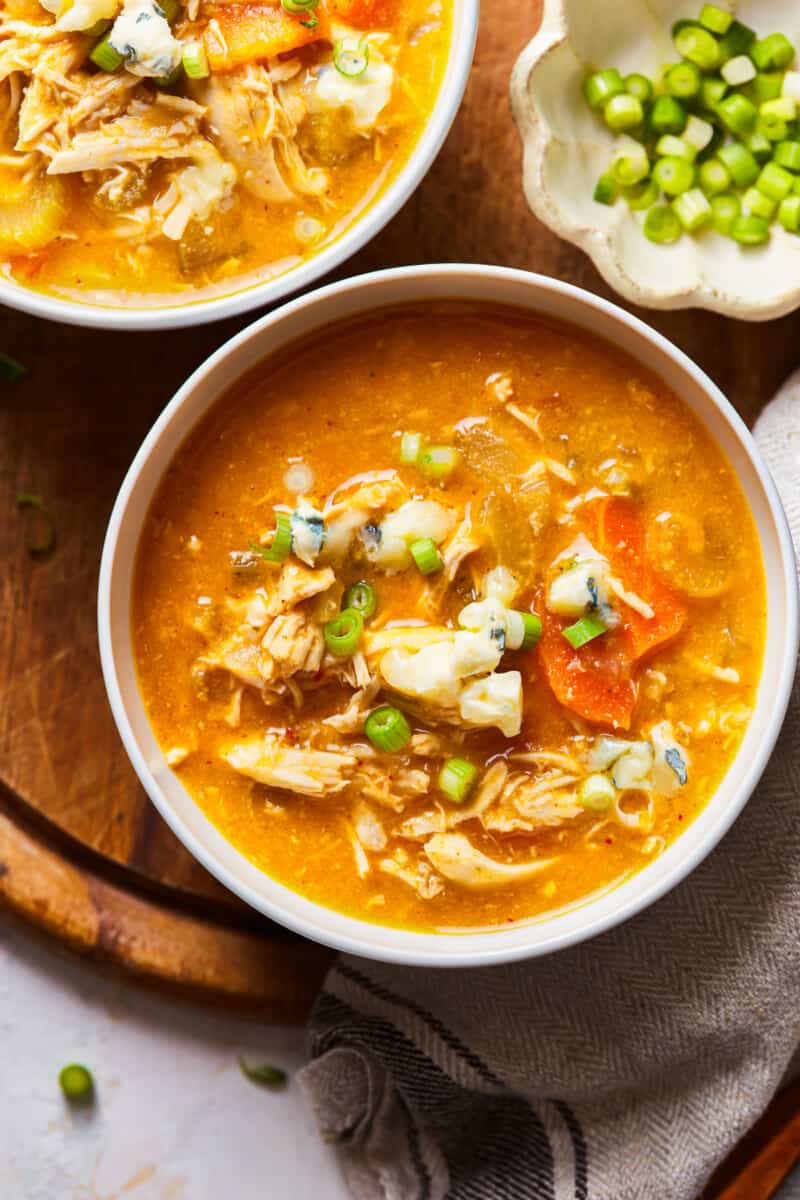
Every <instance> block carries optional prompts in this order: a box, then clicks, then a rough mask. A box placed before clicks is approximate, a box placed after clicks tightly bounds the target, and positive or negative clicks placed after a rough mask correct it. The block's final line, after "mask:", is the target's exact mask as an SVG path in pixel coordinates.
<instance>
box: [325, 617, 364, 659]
mask: <svg viewBox="0 0 800 1200" xmlns="http://www.w3.org/2000/svg"><path fill="white" fill-rule="evenodd" d="M322 633H323V636H324V638H325V645H326V646H327V648H328V650H330V652H331V654H333V655H334V656H335V657H336V658H350V657H351V655H353V654H355V652H356V650H357V649H358V647H359V646H360V644H361V637H362V635H363V633H364V618H363V616H362V615H361V613H360V612H359V611H358V609H356V608H345V609H342V611H341V612H340V613H339V615H338V616H336V617H334V618H333V620H332V621H328V622H327V623H326V624H325V626H324V627H323V630H322Z"/></svg>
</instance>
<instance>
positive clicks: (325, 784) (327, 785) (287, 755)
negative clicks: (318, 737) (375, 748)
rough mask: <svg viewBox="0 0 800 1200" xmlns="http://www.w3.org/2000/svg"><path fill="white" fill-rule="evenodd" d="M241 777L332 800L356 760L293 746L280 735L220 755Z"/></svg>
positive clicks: (333, 752) (340, 753)
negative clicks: (245, 776)
mask: <svg viewBox="0 0 800 1200" xmlns="http://www.w3.org/2000/svg"><path fill="white" fill-rule="evenodd" d="M222 757H223V759H224V760H225V762H227V763H228V765H229V766H231V767H233V769H234V771H238V772H239V773H240V774H242V775H247V776H248V777H249V778H250V779H254V780H255V781H256V782H257V783H263V784H266V785H267V786H268V787H274V788H283V789H285V790H286V791H289V792H298V793H299V794H300V795H302V796H331V795H334V794H335V793H336V792H341V791H343V790H344V788H346V787H347V784H348V782H349V779H350V776H351V775H352V772H353V771H354V770H355V767H356V765H357V763H358V759H357V758H356V756H355V755H354V754H348V753H347V752H346V751H344V750H314V749H312V748H311V747H310V746H305V747H300V746H293V745H292V744H291V743H290V742H289V741H287V740H286V730H284V731H283V732H282V733H281V734H276V733H267V734H266V735H265V736H264V737H263V738H260V737H256V738H250V739H248V740H246V741H242V742H238V743H237V744H236V745H234V746H232V747H231V748H230V749H229V750H227V751H225V753H224V754H223V755H222Z"/></svg>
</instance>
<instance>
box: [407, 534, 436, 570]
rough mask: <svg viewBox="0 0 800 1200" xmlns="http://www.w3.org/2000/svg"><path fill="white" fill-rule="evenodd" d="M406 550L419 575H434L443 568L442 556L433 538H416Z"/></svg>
mask: <svg viewBox="0 0 800 1200" xmlns="http://www.w3.org/2000/svg"><path fill="white" fill-rule="evenodd" d="M408 548H409V550H410V551H411V557H412V558H413V559H414V562H415V563H416V564H417V569H418V570H419V572H420V574H422V575H434V574H435V573H436V572H437V571H441V569H442V567H443V566H444V562H443V560H442V556H441V554H440V553H439V550H438V548H437V546H436V542H435V541H434V540H433V538H417V539H416V540H415V541H413V542H412V543H411V545H410V546H409V547H408Z"/></svg>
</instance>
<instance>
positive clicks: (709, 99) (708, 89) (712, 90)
mask: <svg viewBox="0 0 800 1200" xmlns="http://www.w3.org/2000/svg"><path fill="white" fill-rule="evenodd" d="M727 90H728V85H727V83H726V82H725V80H724V79H704V80H703V83H702V86H701V88H700V103H701V104H702V106H703V108H705V109H708V111H709V112H714V111H715V109H716V107H717V105H718V104H719V102H720V100H721V99H722V97H723V96H724V95H725V93H726V92H727Z"/></svg>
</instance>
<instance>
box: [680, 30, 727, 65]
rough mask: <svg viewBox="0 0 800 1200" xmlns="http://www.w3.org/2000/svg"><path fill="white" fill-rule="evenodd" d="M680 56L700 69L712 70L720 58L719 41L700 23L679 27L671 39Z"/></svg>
mask: <svg viewBox="0 0 800 1200" xmlns="http://www.w3.org/2000/svg"><path fill="white" fill-rule="evenodd" d="M672 40H673V41H674V43H675V49H676V50H677V51H678V53H679V54H680V56H681V58H688V60H689V62H693V63H695V65H696V66H698V67H699V68H700V70H701V71H713V70H714V68H715V67H717V66H719V63H720V61H721V59H722V55H721V53H720V48H719V42H718V41H717V39H716V38H715V37H714V35H713V34H711V33H709V32H708V30H707V29H703V28H702V27H701V26H700V25H687V26H684V28H683V29H679V30H678V32H677V33H676V34H675V36H674V37H673V39H672Z"/></svg>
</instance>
